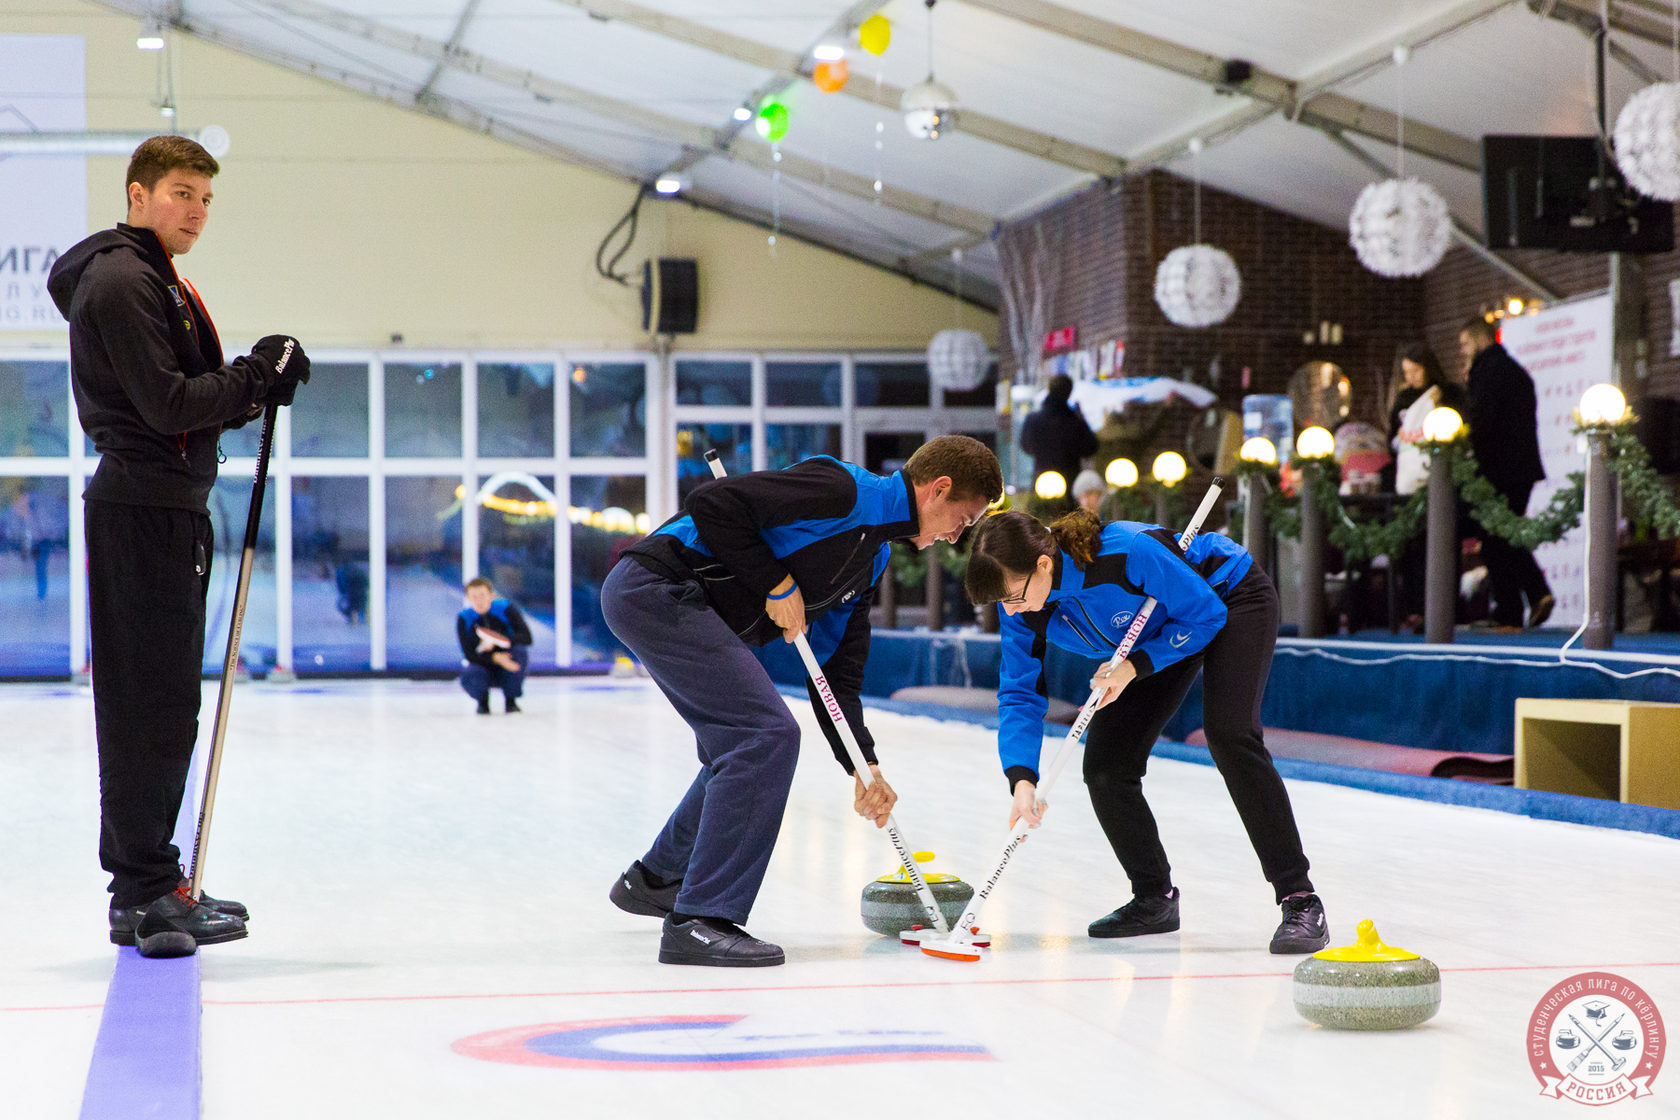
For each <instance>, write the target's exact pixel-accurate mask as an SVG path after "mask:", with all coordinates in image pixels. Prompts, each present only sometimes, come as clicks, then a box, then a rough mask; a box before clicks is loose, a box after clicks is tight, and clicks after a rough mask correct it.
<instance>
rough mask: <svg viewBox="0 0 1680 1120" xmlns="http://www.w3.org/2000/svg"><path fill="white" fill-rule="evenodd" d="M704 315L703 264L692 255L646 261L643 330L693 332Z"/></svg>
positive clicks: (663, 332) (643, 263) (643, 284)
mask: <svg viewBox="0 0 1680 1120" xmlns="http://www.w3.org/2000/svg"><path fill="white" fill-rule="evenodd" d="M699 318H700V266H699V265H698V264H697V263H696V262H695V261H694V260H693V259H691V258H688V257H680V258H679V257H660V258H659V259H658V260H646V261H643V262H642V329H643V330H644V331H653V332H655V333H657V334H693V333H694V324H695V322H696V321H697V320H698V319H699Z"/></svg>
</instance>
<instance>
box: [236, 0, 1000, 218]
mask: <svg viewBox="0 0 1680 1120" xmlns="http://www.w3.org/2000/svg"><path fill="white" fill-rule="evenodd" d="M262 4H263V6H264V7H266V8H269V9H270V10H272V11H276V12H281V13H284V14H286V15H290V16H293V17H295V18H298V19H303V20H308V21H309V22H311V23H314V24H317V25H318V26H322V27H329V28H332V29H333V30H335V31H339V32H342V33H344V34H346V35H353V36H355V37H356V38H359V39H363V40H366V41H367V42H371V43H376V44H378V45H380V46H383V47H387V48H389V49H391V50H396V51H402V52H405V53H408V54H411V55H414V56H416V57H419V58H425V59H429V60H431V61H432V62H434V63H437V64H438V65H439V66H442V67H444V68H447V69H450V70H457V71H460V72H461V73H464V74H472V75H476V76H478V77H481V78H484V79H485V80H487V81H490V82H494V83H495V84H497V85H500V86H505V87H507V88H509V89H516V90H521V91H523V92H525V93H529V94H530V95H532V96H533V97H535V98H538V99H541V100H546V101H554V102H559V103H561V104H565V105H570V106H572V107H574V108H577V109H582V110H584V111H585V112H588V113H592V114H594V115H596V116H599V117H603V118H605V119H607V120H611V121H616V122H618V123H620V124H624V125H627V126H629V127H631V128H634V129H637V130H639V131H641V132H647V133H652V134H654V135H657V136H662V137H664V138H666V139H669V140H674V141H676V142H678V143H680V144H682V145H684V146H686V147H689V148H693V149H697V150H699V151H702V152H705V153H706V154H709V155H718V156H721V157H723V158H725V159H730V160H734V161H736V162H738V163H742V164H745V165H747V166H749V167H756V168H759V169H760V170H764V171H770V172H774V171H776V170H780V171H781V173H783V174H785V175H789V176H792V177H793V178H796V179H803V180H806V181H807V182H811V183H816V184H818V185H821V186H825V187H828V188H829V189H831V190H834V191H837V192H839V193H841V194H849V195H851V196H853V197H854V198H861V199H864V200H866V201H871V202H873V201H877V200H879V201H880V203H881V205H883V206H885V207H887V208H888V209H891V210H897V211H900V212H902V213H905V214H911V215H913V216H915V217H918V218H925V219H927V220H929V221H933V222H938V223H940V224H942V225H947V226H951V227H952V228H955V229H961V230H966V231H968V232H971V233H973V232H989V231H990V230H991V228H992V227H993V226H994V225H995V224H996V222H995V221H994V219H992V218H991V217H990V216H989V215H986V214H982V213H979V212H978V211H974V210H969V209H966V208H964V207H961V206H955V205H952V204H951V203H947V202H944V201H942V200H940V199H937V198H931V197H929V196H926V195H921V194H917V193H916V192H914V191H908V190H903V189H897V188H889V189H887V190H885V191H883V192H881V194H879V195H877V193H876V191H875V189H874V182H873V180H868V179H865V178H864V177H863V176H861V175H854V174H852V173H850V172H845V171H841V170H839V169H837V168H831V167H826V166H824V165H823V164H821V163H819V162H817V161H816V160H810V159H805V158H803V157H799V156H794V155H791V154H789V153H785V152H784V153H783V154H782V159H781V161H780V162H779V163H777V162H775V161H774V157H773V155H772V153H771V152H770V151H769V150H768V149H767V148H765V147H764V146H763V145H761V144H759V143H757V142H756V140H755V141H753V142H751V143H747V144H741V143H739V142H736V143H734V144H733V145H731V144H726V143H725V141H724V140H723V138H722V137H720V136H719V134H718V132H717V131H716V130H714V129H711V128H708V127H706V126H705V125H701V124H694V123H693V122H690V121H685V120H681V119H679V118H677V117H672V116H668V115H666V114H663V113H658V112H655V111H653V110H651V109H648V108H646V107H645V106H641V105H636V104H633V103H631V102H628V101H620V100H618V99H616V98H612V97H605V96H603V95H601V94H598V93H593V92H591V91H589V90H585V89H580V88H578V87H576V86H571V85H567V84H566V83H564V82H558V81H555V80H554V79H552V78H549V77H546V76H544V75H542V74H538V73H536V72H535V71H531V70H522V69H519V68H518V67H515V66H510V65H508V64H507V63H504V62H499V61H497V60H495V59H493V58H489V57H488V56H485V55H482V54H478V53H477V52H474V51H468V50H463V49H461V48H460V47H454V48H451V47H450V45H449V44H448V43H444V42H442V41H440V40H437V39H431V38H427V37H426V36H424V35H416V34H413V33H411V32H407V31H399V30H397V29H396V28H392V27H387V26H386V25H384V24H381V23H378V22H376V21H374V20H370V19H365V18H363V17H361V16H357V15H354V14H352V13H349V12H345V11H342V10H340V9H337V8H330V7H327V6H325V5H323V4H317V3H315V2H314V0H262ZM428 96H435V95H428ZM417 104H419V102H417ZM422 107H423V106H422Z"/></svg>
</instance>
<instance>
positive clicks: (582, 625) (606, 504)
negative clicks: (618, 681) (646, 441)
mask: <svg viewBox="0 0 1680 1120" xmlns="http://www.w3.org/2000/svg"><path fill="white" fill-rule="evenodd" d="M571 485H572V493H571V511H570V516H571V533H572V664H573V665H580V666H587V665H605V664H611V663H612V660H613V658H615V657H617V656H620V655H622V654H627V653H628V651H627V650H626V649H625V648H624V646H623V645H622V644H620V642H619V640H618V639H617V638H616V637H614V636H613V632H612V631H611V630H610V629H609V628H608V627H607V620H606V619H605V618H604V617H602V615H601V584H602V582H604V581H605V580H606V578H607V573H608V572H610V571H612V566H613V564H614V563H616V562H617V561H618V558H619V557H620V556H622V555H623V554H624V550H625V549H626V548H629V547H630V546H631V545H632V544H635V543H636V542H637V541H639V540H641V538H642V537H643V535H644V534H646V532H647V479H646V478H645V477H643V476H642V475H616V476H606V475H578V476H576V477H574V478H573V479H572V484H571Z"/></svg>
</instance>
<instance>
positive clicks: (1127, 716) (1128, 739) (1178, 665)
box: [1085, 567, 1312, 902]
mask: <svg viewBox="0 0 1680 1120" xmlns="http://www.w3.org/2000/svg"><path fill="white" fill-rule="evenodd" d="M1225 609H1226V611H1227V612H1228V613H1227V617H1226V620H1225V625H1224V627H1223V628H1222V629H1221V630H1220V631H1219V633H1218V634H1216V635H1215V636H1214V639H1213V641H1211V642H1209V643H1208V645H1207V648H1205V649H1204V650H1202V652H1201V653H1199V654H1196V655H1194V656H1192V657H1187V658H1185V659H1184V660H1183V661H1179V662H1175V663H1174V664H1172V665H1169V666H1167V668H1165V669H1163V670H1161V671H1160V672H1158V673H1153V674H1151V675H1150V676H1147V677H1145V678H1143V679H1142V680H1140V681H1133V682H1132V684H1131V685H1129V686H1128V687H1127V688H1126V691H1124V692H1122V693H1121V694H1120V698H1119V699H1117V700H1115V701H1114V703H1112V704H1110V705H1109V706H1108V707H1106V708H1104V709H1103V710H1102V711H1100V712H1098V713H1097V714H1096V717H1095V718H1094V719H1092V720H1091V730H1090V734H1089V736H1088V738H1087V741H1086V746H1085V784H1086V786H1087V787H1089V789H1090V791H1091V805H1092V806H1093V807H1094V808H1095V809H1096V811H1097V820H1098V821H1100V822H1101V824H1102V827H1103V832H1105V833H1106V834H1107V835H1108V842H1109V844H1111V845H1112V846H1113V848H1114V854H1115V855H1116V856H1118V857H1120V865H1121V866H1122V867H1124V868H1125V869H1126V875H1127V877H1128V878H1129V879H1131V881H1132V893H1133V894H1134V895H1140V896H1150V895H1163V894H1166V893H1167V892H1168V891H1170V890H1171V889H1172V866H1171V865H1170V864H1169V863H1168V862H1167V853H1166V850H1165V849H1163V848H1162V847H1161V835H1160V832H1159V831H1158V830H1157V829H1156V827H1155V815H1154V814H1153V813H1151V812H1150V811H1149V803H1148V802H1147V801H1145V800H1144V797H1143V774H1144V771H1145V769H1147V767H1148V765H1149V752H1150V749H1151V748H1153V747H1154V745H1155V740H1156V739H1157V738H1159V737H1160V734H1161V728H1162V727H1164V726H1166V722H1167V720H1168V719H1170V718H1171V717H1172V714H1173V712H1175V711H1177V710H1178V706H1179V704H1180V703H1182V702H1183V700H1184V694H1185V693H1186V692H1188V691H1189V689H1190V685H1191V683H1192V682H1193V681H1194V680H1195V679H1196V671H1197V670H1198V669H1203V670H1204V675H1203V679H1202V719H1203V724H1204V727H1205V729H1206V731H1207V739H1208V749H1209V751H1210V752H1211V753H1212V754H1213V761H1214V764H1215V765H1217V766H1218V767H1219V773H1220V775H1221V776H1222V777H1224V779H1225V788H1226V789H1227V790H1229V791H1230V794H1231V801H1232V802H1233V803H1234V804H1235V805H1236V807H1237V815H1238V816H1240V817H1241V818H1242V822H1243V827H1244V828H1245V829H1247V830H1248V839H1249V842H1250V843H1252V844H1253V845H1254V851H1255V853H1256V854H1257V855H1258V856H1259V857H1260V867H1261V870H1262V871H1264V872H1265V875H1266V879H1267V881H1269V882H1270V883H1271V884H1272V888H1273V890H1274V891H1275V892H1276V894H1277V898H1278V900H1279V901H1280V902H1281V901H1282V900H1283V898H1284V896H1285V895H1290V894H1294V893H1295V892H1297V891H1310V890H1312V881H1311V880H1310V879H1308V878H1307V857H1306V854H1305V853H1304V852H1302V850H1301V834H1300V832H1299V831H1298V830H1297V829H1296V827H1295V813H1294V810H1293V809H1291V808H1290V805H1289V793H1288V791H1287V790H1285V789H1284V787H1283V779H1282V778H1280V777H1279V776H1278V772H1277V767H1275V766H1273V765H1272V756H1271V755H1270V754H1269V753H1267V751H1266V745H1265V743H1264V742H1262V740H1261V733H1260V700H1261V698H1262V697H1263V696H1264V695H1265V692H1266V677H1267V674H1269V673H1270V672H1271V668H1272V649H1273V647H1274V646H1275V645H1276V644H1277V627H1278V597H1277V591H1276V589H1274V588H1273V587H1272V583H1271V580H1269V579H1267V578H1266V574H1265V572H1263V571H1261V570H1260V568H1258V567H1254V568H1250V569H1249V571H1248V574H1247V575H1245V576H1244V577H1243V578H1242V580H1241V581H1240V582H1239V583H1238V584H1237V586H1236V587H1235V588H1234V589H1233V590H1232V591H1231V593H1230V595H1229V597H1228V598H1227V599H1226V600H1225Z"/></svg>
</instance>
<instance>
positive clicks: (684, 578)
mask: <svg viewBox="0 0 1680 1120" xmlns="http://www.w3.org/2000/svg"><path fill="white" fill-rule="evenodd" d="M919 530H920V525H919V521H918V518H917V515H916V499H915V494H914V492H913V490H912V488H911V485H910V481H909V479H907V478H905V477H904V475H903V473H902V472H899V471H895V472H893V473H892V474H891V475H889V476H887V477H885V478H883V477H881V476H879V475H875V474H871V473H870V472H868V471H866V470H864V469H863V468H861V467H857V466H854V465H852V464H851V463H843V462H841V461H840V460H838V459H833V458H830V457H829V456H826V455H819V456H816V457H814V458H811V459H806V460H804V461H803V462H800V463H796V464H794V465H793V466H791V467H787V468H785V469H783V470H776V471H753V472H752V473H750V474H742V475H732V476H730V477H728V478H720V479H716V480H713V481H711V482H707V483H704V484H702V485H700V486H698V487H696V488H695V490H694V492H693V493H692V494H690V495H689V498H688V503H687V505H686V507H685V508H684V510H683V512H682V513H680V514H678V515H677V516H676V517H673V518H672V519H671V520H669V521H667V522H666V523H665V524H663V525H661V526H660V527H659V528H657V529H655V530H654V531H653V532H652V533H650V534H648V535H647V536H646V537H644V538H642V540H640V541H638V542H637V543H636V544H635V545H633V546H631V547H630V548H629V549H628V550H627V551H626V555H627V556H630V557H632V558H634V559H635V560H636V561H637V562H638V563H640V564H641V565H642V566H643V567H645V568H647V569H649V570H650V571H652V572H654V573H656V574H658V575H662V576H665V577H666V578H668V579H672V580H675V581H677V582H683V583H686V582H689V581H693V582H695V583H698V584H699V585H700V588H701V589H702V591H704V592H705V595H706V602H707V604H708V605H709V606H710V607H711V608H712V609H713V610H714V611H716V612H717V614H718V616H719V617H720V618H722V619H723V621H724V622H725V623H726V624H727V625H728V626H729V628H730V629H731V630H733V631H734V632H735V634H736V635H737V636H738V637H739V638H740V639H741V640H742V641H743V642H745V643H747V644H748V645H749V646H761V645H765V644H766V643H768V642H771V641H777V640H780V639H781V637H782V631H781V628H780V627H778V626H777V625H776V624H775V623H774V622H772V621H771V619H770V616H769V615H768V614H766V613H765V611H764V601H765V599H766V597H767V596H769V594H770V592H771V591H772V590H774V588H775V587H776V585H777V584H779V583H780V582H782V580H783V579H784V578H785V577H787V576H790V575H791V576H792V577H793V580H794V583H795V584H797V585H798V587H799V593H800V596H801V597H802V598H803V599H804V602H805V618H806V621H807V623H809V625H810V635H809V641H810V644H811V652H812V654H813V655H814V656H815V657H816V658H817V660H818V662H819V663H820V664H822V666H823V675H824V676H826V677H827V678H828V683H829V687H830V688H832V689H833V690H834V696H835V699H836V700H838V701H839V702H840V709H841V711H842V712H843V713H844V715H845V717H846V722H847V723H848V724H850V725H851V728H852V731H853V732H854V733H855V734H856V736H857V740H858V745H859V746H860V747H862V748H863V755H864V758H865V759H867V760H868V761H869V762H874V761H875V760H876V759H875V754H874V739H873V737H872V736H871V735H870V734H869V732H868V730H867V728H865V727H864V724H863V704H862V702H861V701H860V700H859V695H860V694H861V693H862V691H863V668H864V663H865V661H866V660H867V659H868V656H869V604H870V593H871V590H872V589H873V588H874V586H875V583H876V582H877V581H878V580H879V579H880V578H881V574H882V572H884V571H885V570H886V564H887V556H888V542H889V541H894V540H901V539H904V538H907V537H913V536H915V535H916V534H917V532H919ZM813 704H814V705H816V706H817V708H818V710H819V711H821V710H822V709H821V706H820V704H816V701H815V697H814V696H813ZM818 722H819V723H820V724H821V725H822V728H823V731H824V734H825V735H827V737H828V740H829V746H830V747H831V748H832V749H833V750H834V753H835V757H836V758H838V759H839V760H840V762H841V765H843V766H845V767H846V769H847V771H848V772H849V771H850V770H851V769H852V767H851V763H850V762H849V761H848V760H847V758H846V755H845V751H844V748H843V746H842V745H841V743H840V740H839V736H838V734H837V733H836V732H835V731H834V730H833V728H832V727H831V726H830V724H829V721H828V720H827V719H826V718H820V719H819V720H818Z"/></svg>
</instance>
